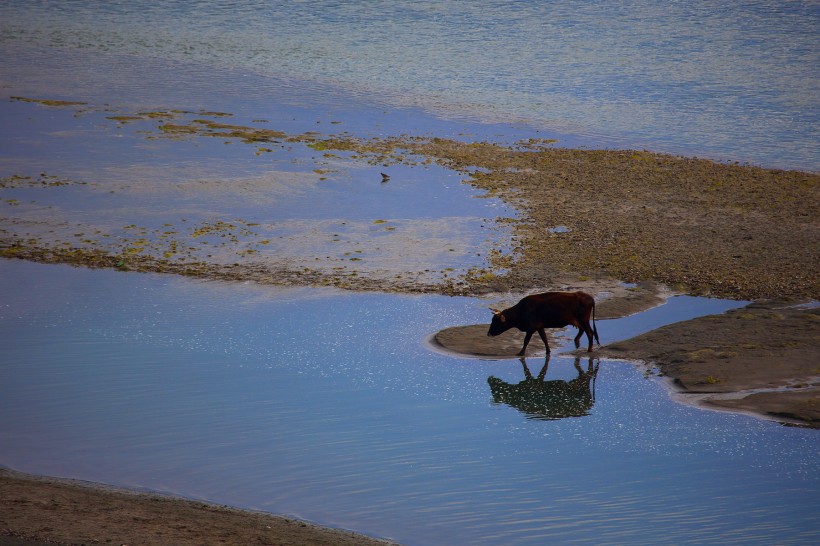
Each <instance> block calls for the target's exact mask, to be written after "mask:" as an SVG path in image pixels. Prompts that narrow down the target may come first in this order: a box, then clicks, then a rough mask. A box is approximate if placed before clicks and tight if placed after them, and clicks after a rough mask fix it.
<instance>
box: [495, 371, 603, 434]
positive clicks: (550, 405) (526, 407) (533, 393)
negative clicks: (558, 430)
mask: <svg viewBox="0 0 820 546" xmlns="http://www.w3.org/2000/svg"><path fill="white" fill-rule="evenodd" d="M549 362H550V357H549V355H547V358H546V361H545V362H544V367H543V368H542V369H541V372H540V373H539V374H538V377H537V378H534V377H533V376H532V374H531V373H530V370H529V368H527V362H526V360H524V359H523V358H522V359H521V365H522V366H523V367H524V381H521V382H520V383H516V384H511V383H507V382H506V381H503V380H501V379H499V378H497V377H492V376H491V377H490V378H489V379H487V383H489V384H490V390H491V391H492V393H493V399H494V401H495V403H496V404H500V403H502V402H503V403H504V404H508V405H510V406H512V407H514V408H516V409H518V410H519V411H522V412H524V413H526V414H527V416H528V417H531V418H534V419H563V418H565V417H581V416H582V415H589V410H591V409H592V406H593V405H595V376H596V375H597V374H598V367H599V366H600V360H599V361H598V362H597V363H595V364H594V365H593V362H592V358H590V359H589V365H588V366H587V371H584V370H582V369H581V363H580V358H576V359H575V369H576V370H578V377H577V378H575V379H572V380H571V381H564V380H561V379H554V380H552V381H545V380H544V377H545V376H546V375H547V368H548V367H549Z"/></svg>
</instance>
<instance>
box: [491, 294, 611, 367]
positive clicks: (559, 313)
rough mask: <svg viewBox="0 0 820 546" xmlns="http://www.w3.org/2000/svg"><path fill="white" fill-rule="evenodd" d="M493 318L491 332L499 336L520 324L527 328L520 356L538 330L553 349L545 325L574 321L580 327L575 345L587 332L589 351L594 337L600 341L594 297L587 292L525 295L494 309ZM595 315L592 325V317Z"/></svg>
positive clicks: (551, 326)
mask: <svg viewBox="0 0 820 546" xmlns="http://www.w3.org/2000/svg"><path fill="white" fill-rule="evenodd" d="M493 313H494V314H495V315H494V316H493V321H492V323H491V324H490V330H489V331H488V332H487V335H488V336H497V335H499V334H502V333H504V332H506V331H507V330H509V329H510V328H518V329H519V330H521V331H522V332H526V334H527V335H526V336H524V346H523V347H522V348H521V352H520V353H518V356H524V351H526V350H527V344H528V343H529V342H530V338H531V337H532V334H533V333H535V332H538V335H540V336H541V340H542V341H543V342H544V346H545V347H546V348H547V352H548V353H549V352H550V345H549V343H548V342H547V334H546V333H545V332H544V328H563V327H564V326H568V325H570V324H571V325H572V326H575V327H576V328H578V335H577V336H575V348H576V349H577V348H578V347H580V346H581V335H582V334H583V333H584V332H586V334H587V339H589V349H588V350H589V351H590V352H592V338H593V336H595V340H596V341H598V345H600V344H601V340H600V339H598V330H597V328H596V327H595V299H593V297H592V296H590V295H589V294H587V293H586V292H545V293H544V294H533V295H531V296H527V297H525V298H523V299H522V300H521V301H519V302H518V303H516V304H515V305H513V306H512V307H510V308H509V309H504V310H503V311H495V310H493ZM590 316H592V326H590V324H589V318H590Z"/></svg>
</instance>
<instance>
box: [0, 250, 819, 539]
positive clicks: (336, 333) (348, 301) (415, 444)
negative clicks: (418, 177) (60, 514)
mask: <svg viewBox="0 0 820 546" xmlns="http://www.w3.org/2000/svg"><path fill="white" fill-rule="evenodd" d="M736 305H737V304H733V303H727V302H721V301H716V300H704V299H697V298H682V299H674V300H672V301H670V303H668V304H666V305H664V306H662V307H660V308H657V309H655V310H653V311H651V312H648V313H647V314H646V315H644V316H640V315H639V316H637V317H634V318H632V319H625V320H619V321H599V324H598V328H599V331H600V332H601V337H602V341H603V342H604V343H606V342H610V341H612V340H613V339H617V338H620V337H630V336H632V335H634V334H636V333H638V332H640V331H644V330H646V329H648V328H652V327H655V326H657V325H659V324H662V323H665V322H669V321H674V320H678V319H681V318H686V317H689V316H695V315H699V314H704V313H711V312H720V311H722V310H725V309H727V308H730V307H733V306H736ZM487 314H488V311H487V310H486V302H484V301H481V300H476V299H470V298H446V297H440V296H399V295H387V294H361V293H341V292H337V291H329V290H315V289H289V290H283V289H274V288H265V287H259V286H254V285H249V284H223V283H216V282H198V281H191V280H187V279H179V278H174V277H169V276H159V275H141V274H130V273H117V272H112V271H91V270H82V269H75V268H71V267H67V266H44V265H37V264H30V263H24V262H16V261H0V345H2V347H3V351H2V353H0V378H2V381H0V462H2V464H4V465H7V466H9V467H11V468H15V469H19V470H22V471H26V472H32V473H40V474H47V475H57V476H64V477H73V478H79V479H85V480H92V481H98V482H103V483H108V484H114V485H121V486H126V487H132V488H144V489H149V490H154V491H162V492H168V493H173V494H177V495H182V496H186V497H192V498H197V499H205V500H210V501H214V502H218V503H225V504H230V505H235V506H240V507H246V508H253V509H260V510H265V511H270V512H274V513H287V514H292V515H296V516H299V517H303V518H307V519H309V520H313V521H316V522H319V523H323V524H328V525H332V526H338V527H344V528H350V529H355V530H359V531H364V532H367V533H370V534H374V535H377V536H384V537H391V538H394V539H396V540H398V541H400V542H402V543H405V544H488V545H489V544H492V545H495V544H533V545H534V544H544V543H556V542H560V543H576V542H583V543H590V542H594V543H598V544H623V543H634V544H658V543H675V544H696V543H718V542H720V543H737V544H773V543H777V544H809V543H816V542H817V541H818V539H820V518H818V515H817V509H816V508H817V506H818V501H819V500H820V488H819V487H818V486H819V485H820V474H818V464H817V462H818V448H820V440H818V436H817V432H816V431H811V430H802V429H796V428H788V427H783V426H781V425H778V424H775V423H771V422H767V421H762V420H758V419H755V418H752V417H748V416H743V415H732V414H725V413H717V412H712V411H705V410H700V409H696V408H692V407H688V406H684V405H680V404H677V403H675V402H673V401H671V400H670V398H669V396H668V394H667V392H666V391H665V390H664V388H663V387H662V385H661V384H660V383H659V382H658V381H656V380H654V379H646V378H644V376H643V374H642V373H641V372H640V371H639V370H638V369H637V368H636V367H634V366H633V365H631V364H627V363H621V362H613V361H606V360H605V361H602V362H598V361H597V360H596V361H594V362H592V364H593V365H599V366H600V368H599V370H598V373H597V376H596V378H595V382H594V403H593V404H592V405H591V406H590V407H588V408H587V411H586V413H588V415H586V416H583V417H570V418H565V419H552V420H550V419H544V418H537V417H538V415H533V414H532V413H525V412H523V411H520V410H519V409H516V408H514V407H512V406H511V405H508V404H505V403H503V402H497V401H495V400H494V398H493V396H492V393H491V391H490V386H489V384H488V378H489V377H490V376H494V377H497V378H499V379H500V380H502V381H504V382H506V383H509V384H512V385H515V384H518V383H519V382H522V381H523V380H524V377H525V376H524V372H523V369H522V366H521V364H520V363H519V362H518V361H517V360H515V359H512V360H504V361H483V360H477V359H468V358H458V357H454V356H452V355H443V354H440V353H437V352H435V351H432V350H431V349H430V348H429V347H428V346H427V345H426V341H425V340H426V338H427V337H428V336H429V335H430V334H431V333H433V332H435V331H437V330H438V329H440V328H443V327H446V326H451V325H455V324H471V323H480V322H484V321H486V320H487ZM527 364H528V367H529V368H530V369H531V371H532V374H533V375H534V376H537V374H538V371H539V370H540V369H541V367H542V365H543V360H542V359H540V358H530V359H528V360H527ZM589 365H590V362H588V361H587V359H586V358H583V359H581V360H580V362H579V366H580V367H581V369H582V370H587V368H588V366H589ZM577 376H578V372H577V370H576V368H575V362H574V359H572V358H569V357H566V356H560V355H556V356H554V357H553V359H552V361H551V362H550V365H549V370H548V372H547V374H546V378H545V379H547V380H550V381H551V380H557V379H563V380H566V381H569V380H572V379H574V378H576V377H577Z"/></svg>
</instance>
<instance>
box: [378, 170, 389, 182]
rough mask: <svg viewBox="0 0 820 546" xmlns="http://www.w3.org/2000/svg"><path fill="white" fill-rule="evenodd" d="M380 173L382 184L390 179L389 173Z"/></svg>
mask: <svg viewBox="0 0 820 546" xmlns="http://www.w3.org/2000/svg"><path fill="white" fill-rule="evenodd" d="M380 174H381V175H382V184H384V183H385V182H387V181H388V180H390V175H389V174H384V173H380Z"/></svg>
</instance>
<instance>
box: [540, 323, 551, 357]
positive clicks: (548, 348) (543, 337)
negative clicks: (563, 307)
mask: <svg viewBox="0 0 820 546" xmlns="http://www.w3.org/2000/svg"><path fill="white" fill-rule="evenodd" d="M538 335H539V336H541V341H543V342H544V347H546V348H547V354H549V353H550V344H549V341H547V333H546V332H545V331H544V329H543V328H539V329H538Z"/></svg>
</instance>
